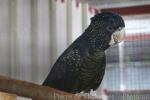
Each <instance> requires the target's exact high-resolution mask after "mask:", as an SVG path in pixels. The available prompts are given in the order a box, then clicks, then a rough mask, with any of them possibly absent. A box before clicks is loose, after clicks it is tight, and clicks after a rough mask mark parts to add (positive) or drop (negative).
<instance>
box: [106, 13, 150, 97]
mask: <svg viewBox="0 0 150 100" xmlns="http://www.w3.org/2000/svg"><path fill="white" fill-rule="evenodd" d="M124 19H125V24H126V39H125V41H124V42H123V43H122V44H121V45H118V46H115V47H112V48H110V49H109V50H107V52H106V53H107V68H106V77H105V81H104V82H105V83H106V87H105V88H106V89H107V90H108V91H114V92H111V93H109V95H108V96H109V97H112V95H113V99H112V98H108V100H121V99H120V97H121V98H122V99H123V100H150V96H149V95H148V97H146V95H143V94H144V93H143V92H141V91H143V90H146V91H150V84H149V83H150V77H149V76H150V24H149V23H150V15H149V14H147V15H134V16H133V15H130V16H125V17H124ZM119 48H122V49H123V50H121V51H120V49H119ZM120 55H122V56H123V59H122V60H123V61H122V62H121V61H120V60H121V59H120ZM120 63H121V64H120ZM129 90H130V91H131V90H134V91H132V93H133V94H132V95H133V96H134V99H133V98H129V96H127V95H126V94H128V92H124V91H129ZM116 91H120V92H118V93H121V92H122V91H123V93H124V95H123V94H120V95H119V94H118V93H117V95H116V94H114V93H116ZM137 91H138V92H139V93H141V95H143V96H144V97H145V98H143V96H139V95H140V94H137V93H136V92H137ZM136 94H137V95H136ZM118 95H119V96H120V97H118ZM125 96H126V97H125ZM138 96H139V97H138ZM127 97H128V98H127ZM137 97H138V99H137ZM117 98H118V99H117Z"/></svg>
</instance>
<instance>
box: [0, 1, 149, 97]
mask: <svg viewBox="0 0 150 100" xmlns="http://www.w3.org/2000/svg"><path fill="white" fill-rule="evenodd" d="M102 11H113V12H116V13H119V14H121V15H122V16H123V18H124V20H125V25H126V38H125V41H124V42H122V43H120V44H119V45H118V46H114V47H111V48H109V49H108V50H107V51H106V54H107V67H106V74H105V77H104V80H103V83H102V84H101V86H100V88H99V89H98V90H97V91H96V94H95V96H96V97H97V98H102V99H103V100H150V95H149V94H150V77H149V75H150V0H0V75H5V76H10V77H12V78H16V79H19V80H26V81H30V82H34V83H37V84H41V83H42V82H43V81H44V79H45V78H46V76H47V74H48V72H49V71H50V69H51V67H52V65H53V64H54V62H55V61H56V59H57V58H58V57H59V56H60V54H61V53H62V52H63V51H64V50H65V49H66V48H67V47H68V46H69V45H70V44H71V43H72V42H73V41H74V40H75V39H76V38H77V37H78V36H79V35H80V34H82V33H83V32H84V30H85V29H86V27H87V26H88V25H89V24H90V18H91V17H92V16H94V15H95V14H96V13H100V12H102ZM22 99H23V98H18V100H22Z"/></svg>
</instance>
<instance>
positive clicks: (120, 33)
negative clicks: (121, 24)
mask: <svg viewBox="0 0 150 100" xmlns="http://www.w3.org/2000/svg"><path fill="white" fill-rule="evenodd" d="M124 38H125V28H121V29H118V30H116V31H115V32H114V33H113V34H112V36H111V40H110V42H109V45H114V44H117V43H120V42H122V41H123V40H124Z"/></svg>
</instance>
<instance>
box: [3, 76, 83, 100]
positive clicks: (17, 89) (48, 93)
mask: <svg viewBox="0 0 150 100" xmlns="http://www.w3.org/2000/svg"><path fill="white" fill-rule="evenodd" d="M60 84H61V83H60ZM0 91H1V92H6V93H11V94H16V95H18V96H21V97H27V98H32V99H34V100H83V97H80V96H75V95H74V94H70V93H66V92H63V91H59V90H56V89H53V88H50V87H45V86H41V85H37V84H34V83H30V82H25V81H20V80H16V79H11V78H8V77H4V76H0Z"/></svg>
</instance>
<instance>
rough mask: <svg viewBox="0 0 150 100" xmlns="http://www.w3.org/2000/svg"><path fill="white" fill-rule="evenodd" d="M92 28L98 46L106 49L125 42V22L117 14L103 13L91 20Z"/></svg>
mask: <svg viewBox="0 0 150 100" xmlns="http://www.w3.org/2000/svg"><path fill="white" fill-rule="evenodd" d="M90 27H92V28H91V29H92V30H91V31H93V33H94V34H95V36H96V37H95V39H94V41H95V43H96V45H97V46H100V47H104V48H105V49H107V47H109V46H112V45H114V44H117V43H119V42H121V41H123V39H124V37H125V23H124V20H123V18H122V17H121V16H120V15H118V14H116V13H112V12H102V13H100V14H97V15H95V16H94V17H92V18H91V24H90ZM102 45H103V46H102Z"/></svg>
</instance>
